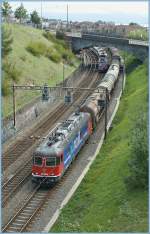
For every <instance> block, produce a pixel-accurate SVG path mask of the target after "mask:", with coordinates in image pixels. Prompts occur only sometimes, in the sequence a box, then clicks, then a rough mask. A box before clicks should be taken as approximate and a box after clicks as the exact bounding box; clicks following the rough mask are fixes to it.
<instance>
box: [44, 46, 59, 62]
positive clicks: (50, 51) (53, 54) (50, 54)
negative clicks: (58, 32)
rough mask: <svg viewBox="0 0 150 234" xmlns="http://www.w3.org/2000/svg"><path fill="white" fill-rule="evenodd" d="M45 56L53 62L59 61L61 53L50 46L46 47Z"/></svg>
mask: <svg viewBox="0 0 150 234" xmlns="http://www.w3.org/2000/svg"><path fill="white" fill-rule="evenodd" d="M46 57H47V58H49V59H51V60H52V61H53V62H55V63H59V62H60V61H61V55H60V54H59V53H58V52H57V51H55V50H54V49H52V48H50V47H49V48H48V49H47V52H46Z"/></svg>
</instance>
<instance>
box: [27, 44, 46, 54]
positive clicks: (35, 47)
mask: <svg viewBox="0 0 150 234" xmlns="http://www.w3.org/2000/svg"><path fill="white" fill-rule="evenodd" d="M26 49H27V51H28V52H30V53H31V54H33V55H34V56H36V57H39V56H40V55H45V54H46V50H47V46H46V45H45V44H44V43H42V42H31V43H30V44H29V45H28V47H27V48H26Z"/></svg>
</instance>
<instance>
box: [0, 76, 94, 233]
mask: <svg viewBox="0 0 150 234" xmlns="http://www.w3.org/2000/svg"><path fill="white" fill-rule="evenodd" d="M89 76H90V77H91V73H89ZM95 77H96V78H95V79H94V81H93V82H91V83H92V85H89V86H90V87H95V86H96V83H97V78H98V73H95ZM83 83H84V82H83ZM86 83H87V80H86ZM83 85H85V83H84V84H83ZM78 96H80V95H79V93H76V98H75V99H76V101H77V99H78V98H79V97H78ZM83 96H84V97H87V94H86V95H85V94H84V95H83V94H82V95H81V97H82V99H83ZM67 108H68V107H67ZM59 113H60V110H59ZM31 165H32V159H30V160H29V161H28V162H27V163H26V165H23V167H22V168H20V169H19V170H18V171H17V173H16V174H15V175H14V176H13V177H12V178H11V179H10V180H9V181H7V182H6V183H5V184H4V185H3V188H2V190H3V200H2V206H3V207H4V206H5V204H6V203H7V202H8V201H9V199H10V198H11V197H12V196H13V195H14V194H15V192H16V191H18V189H19V188H20V187H21V185H23V184H24V182H25V181H26V180H27V179H28V178H29V177H30V176H31ZM35 191H36V192H34V193H33V194H32V195H30V197H29V199H28V200H27V201H28V202H29V200H30V203H28V202H26V203H25V204H24V205H23V207H22V208H21V210H19V211H18V212H17V213H16V215H15V216H14V217H13V218H12V219H11V220H10V221H9V223H8V224H7V225H6V226H5V227H4V228H3V231H4V232H5V231H7V232H14V231H16V232H18V231H19V232H21V231H23V230H24V229H25V228H26V226H27V224H28V223H30V221H31V219H32V218H33V216H34V214H35V213H36V212H37V211H38V210H39V209H40V206H41V204H43V202H45V201H46V197H47V196H48V195H47V193H46V194H45V192H44V195H43V196H41V198H42V200H40V199H39V195H38V194H39V193H38V187H36V188H35ZM41 191H42V190H41ZM41 191H40V194H41ZM42 193H43V192H42ZM36 194H37V195H36ZM36 197H37V200H38V202H35V200H36ZM32 200H33V203H34V204H36V205H35V207H34V206H32V205H31V204H32ZM28 204H29V207H31V209H30V211H29V212H28V215H27V214H26V215H25V216H26V218H25V217H23V216H21V218H17V217H20V216H19V215H20V214H22V211H24V210H25V211H27V210H28V208H27V209H26V207H28ZM31 213H32V214H31ZM23 214H24V213H23ZM22 217H23V218H22ZM17 220H19V221H17Z"/></svg>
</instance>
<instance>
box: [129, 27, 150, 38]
mask: <svg viewBox="0 0 150 234" xmlns="http://www.w3.org/2000/svg"><path fill="white" fill-rule="evenodd" d="M127 37H128V38H131V39H136V40H142V41H143V40H144V41H147V40H148V31H147V30H146V29H145V28H143V29H136V30H132V31H130V32H129V33H128V35H127Z"/></svg>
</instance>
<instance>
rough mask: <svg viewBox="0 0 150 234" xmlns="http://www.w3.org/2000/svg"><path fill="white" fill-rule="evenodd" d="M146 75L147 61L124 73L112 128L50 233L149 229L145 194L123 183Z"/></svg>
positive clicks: (144, 95)
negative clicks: (129, 188)
mask: <svg viewBox="0 0 150 234" xmlns="http://www.w3.org/2000/svg"><path fill="white" fill-rule="evenodd" d="M129 57H130V56H129ZM129 57H128V56H127V58H126V59H127V60H126V62H127V61H128V59H130V58H129ZM147 77H148V76H147V64H142V65H139V66H138V67H137V68H136V69H134V70H133V71H132V72H131V73H130V74H129V75H128V76H127V82H126V88H125V92H124V95H123V97H122V99H121V103H120V106H119V110H118V112H117V115H116V117H115V119H114V121H113V126H114V128H113V129H112V130H111V131H110V132H109V134H108V137H107V140H106V141H105V143H104V144H103V146H102V148H101V151H100V153H99V154H98V155H97V158H96V160H95V161H94V163H93V164H92V166H91V168H90V171H89V172H88V173H87V175H86V176H85V178H84V179H83V181H82V183H81V185H80V187H79V188H78V189H77V191H76V192H75V194H74V196H73V197H72V198H71V200H70V201H69V203H68V204H67V205H66V207H64V208H63V210H62V212H61V214H60V216H59V218H58V220H57V221H56V223H55V224H54V226H53V227H52V229H51V230H50V231H51V232H148V193H147V191H146V190H145V191H143V190H134V191H129V190H127V187H126V186H125V183H124V178H125V177H126V176H127V175H128V173H129V171H128V163H127V162H128V159H129V156H130V146H129V142H128V139H129V136H130V129H131V127H132V124H133V121H134V120H135V119H136V117H137V115H138V113H139V112H140V109H141V108H142V107H143V108H144V110H145V111H146V110H147V101H148V88H147V87H148V79H147Z"/></svg>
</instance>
